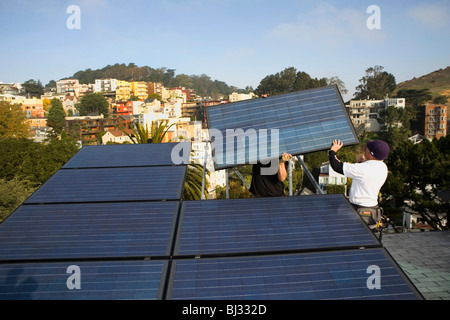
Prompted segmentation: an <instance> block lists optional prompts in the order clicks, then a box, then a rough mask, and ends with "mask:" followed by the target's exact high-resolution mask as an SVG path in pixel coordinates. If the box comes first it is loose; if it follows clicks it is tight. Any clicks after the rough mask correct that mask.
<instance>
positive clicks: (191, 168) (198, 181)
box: [183, 163, 209, 200]
mask: <svg viewBox="0 0 450 320" xmlns="http://www.w3.org/2000/svg"><path fill="white" fill-rule="evenodd" d="M205 174H206V176H205V192H204V194H205V199H208V187H209V183H208V176H209V171H208V170H207V169H206V173H205ZM202 183H203V166H202V165H201V164H198V163H190V164H188V167H187V171H186V180H185V183H184V189H183V200H200V199H201V195H202Z"/></svg>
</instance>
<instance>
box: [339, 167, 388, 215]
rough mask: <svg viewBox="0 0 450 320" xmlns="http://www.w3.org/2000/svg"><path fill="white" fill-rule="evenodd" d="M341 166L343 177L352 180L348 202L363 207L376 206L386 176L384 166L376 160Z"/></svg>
mask: <svg viewBox="0 0 450 320" xmlns="http://www.w3.org/2000/svg"><path fill="white" fill-rule="evenodd" d="M343 164H344V166H343V171H344V175H345V176H346V177H349V178H352V186H351V188H350V195H349V201H350V202H351V203H353V204H356V205H359V206H363V207H373V206H376V205H377V204H378V193H379V192H380V189H381V187H382V186H383V184H384V182H385V181H386V178H387V175H388V168H387V166H386V164H385V163H384V162H383V161H378V160H367V161H364V162H361V163H347V162H344V163H343Z"/></svg>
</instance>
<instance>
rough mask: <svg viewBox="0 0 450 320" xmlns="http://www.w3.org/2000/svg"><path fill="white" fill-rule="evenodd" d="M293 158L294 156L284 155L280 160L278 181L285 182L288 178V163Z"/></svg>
mask: <svg viewBox="0 0 450 320" xmlns="http://www.w3.org/2000/svg"><path fill="white" fill-rule="evenodd" d="M291 158H292V155H290V154H288V153H283V156H282V157H281V159H280V162H279V164H278V180H279V181H281V182H283V181H284V180H286V178H287V171H286V164H285V162H286V161H289V159H291Z"/></svg>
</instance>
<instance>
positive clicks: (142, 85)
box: [131, 81, 148, 100]
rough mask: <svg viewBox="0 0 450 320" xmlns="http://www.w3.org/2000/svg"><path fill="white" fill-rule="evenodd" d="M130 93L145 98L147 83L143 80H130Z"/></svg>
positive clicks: (146, 95) (141, 98)
mask: <svg viewBox="0 0 450 320" xmlns="http://www.w3.org/2000/svg"><path fill="white" fill-rule="evenodd" d="M131 94H132V95H134V96H136V97H138V98H139V100H145V99H147V97H148V91H147V83H146V82H144V81H135V82H131Z"/></svg>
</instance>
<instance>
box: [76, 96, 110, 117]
mask: <svg viewBox="0 0 450 320" xmlns="http://www.w3.org/2000/svg"><path fill="white" fill-rule="evenodd" d="M78 111H79V113H80V115H81V116H87V115H89V114H96V115H100V114H103V116H104V117H105V118H106V117H107V116H108V113H109V103H108V101H106V99H105V97H104V96H103V95H102V94H101V93H90V94H87V95H85V96H83V97H82V98H81V101H80V103H79V106H78Z"/></svg>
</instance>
